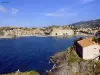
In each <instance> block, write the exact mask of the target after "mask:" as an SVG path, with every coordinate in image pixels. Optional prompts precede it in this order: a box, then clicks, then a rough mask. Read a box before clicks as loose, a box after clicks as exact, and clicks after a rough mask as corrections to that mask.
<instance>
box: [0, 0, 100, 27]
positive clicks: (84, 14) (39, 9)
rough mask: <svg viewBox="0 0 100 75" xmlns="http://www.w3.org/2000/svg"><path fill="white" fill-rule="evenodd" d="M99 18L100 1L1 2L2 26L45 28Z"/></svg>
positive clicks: (31, 0) (24, 0) (18, 0)
mask: <svg viewBox="0 0 100 75" xmlns="http://www.w3.org/2000/svg"><path fill="white" fill-rule="evenodd" d="M99 18H100V0H0V26H25V27H26V26H27V27H44V26H48V25H64V24H66V25H67V24H71V23H74V22H79V21H85V20H91V19H99Z"/></svg>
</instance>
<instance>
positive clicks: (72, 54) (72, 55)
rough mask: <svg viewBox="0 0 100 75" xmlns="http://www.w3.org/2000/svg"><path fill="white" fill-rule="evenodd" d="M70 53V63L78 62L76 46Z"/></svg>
mask: <svg viewBox="0 0 100 75" xmlns="http://www.w3.org/2000/svg"><path fill="white" fill-rule="evenodd" d="M68 53H69V54H70V58H69V60H68V62H70V63H74V62H76V61H77V60H78V58H77V57H78V56H77V53H76V51H75V47H74V45H73V46H72V47H70V48H69V50H68Z"/></svg>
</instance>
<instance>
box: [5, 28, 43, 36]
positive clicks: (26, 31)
mask: <svg viewBox="0 0 100 75" xmlns="http://www.w3.org/2000/svg"><path fill="white" fill-rule="evenodd" d="M3 32H4V36H14V35H15V36H16V37H21V36H32V35H44V33H43V31H41V30H40V29H19V28H17V29H13V30H3Z"/></svg>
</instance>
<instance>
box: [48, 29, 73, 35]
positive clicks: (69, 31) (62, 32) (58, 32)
mask: <svg viewBox="0 0 100 75" xmlns="http://www.w3.org/2000/svg"><path fill="white" fill-rule="evenodd" d="M73 34H74V31H73V30H72V29H62V28H56V29H53V30H52V31H51V33H50V35H51V36H65V35H73Z"/></svg>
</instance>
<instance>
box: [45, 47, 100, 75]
mask: <svg viewBox="0 0 100 75" xmlns="http://www.w3.org/2000/svg"><path fill="white" fill-rule="evenodd" d="M50 62H51V63H53V64H54V66H53V68H52V69H51V70H50V71H48V72H46V73H45V75H99V74H100V72H99V71H100V68H99V69H97V68H98V67H100V63H99V64H98V65H99V66H96V63H97V62H100V61H94V60H83V59H81V58H80V57H79V56H78V55H77V53H76V51H75V47H74V46H72V47H70V48H68V49H67V50H66V51H64V52H59V53H57V54H55V55H54V56H51V57H50ZM94 65H95V67H94ZM97 70H99V71H97Z"/></svg>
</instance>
